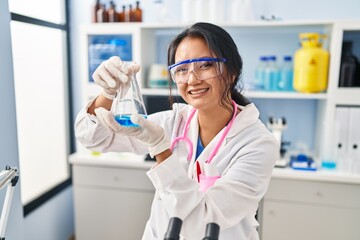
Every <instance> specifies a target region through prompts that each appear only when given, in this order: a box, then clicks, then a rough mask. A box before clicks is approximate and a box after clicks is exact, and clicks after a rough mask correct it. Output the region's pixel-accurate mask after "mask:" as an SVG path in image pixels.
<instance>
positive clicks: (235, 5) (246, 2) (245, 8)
mask: <svg viewBox="0 0 360 240" xmlns="http://www.w3.org/2000/svg"><path fill="white" fill-rule="evenodd" d="M229 7H230V9H229V20H230V22H231V23H238V22H244V21H253V20H255V14H254V10H253V7H252V3H251V0H231V2H230V4H229Z"/></svg>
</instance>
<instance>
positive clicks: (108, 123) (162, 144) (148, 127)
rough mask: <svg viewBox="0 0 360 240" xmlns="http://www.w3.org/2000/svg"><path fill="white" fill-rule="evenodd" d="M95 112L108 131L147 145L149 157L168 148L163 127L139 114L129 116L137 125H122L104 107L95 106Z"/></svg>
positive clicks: (168, 144)
mask: <svg viewBox="0 0 360 240" xmlns="http://www.w3.org/2000/svg"><path fill="white" fill-rule="evenodd" d="M95 113H96V116H97V117H98V119H99V121H100V122H101V123H102V124H103V125H104V126H105V127H106V128H108V129H109V130H110V131H112V132H114V133H119V134H122V135H125V136H129V137H134V138H136V139H138V140H139V141H141V142H142V143H144V144H145V145H146V146H148V148H149V154H150V156H151V157H154V156H155V155H158V154H160V153H162V152H164V151H165V150H167V149H170V141H169V139H168V137H167V136H166V134H165V131H164V129H163V128H162V127H160V126H159V125H157V124H156V123H153V122H151V121H149V120H147V119H145V118H143V117H142V116H141V115H138V114H135V115H132V116H131V121H132V122H133V123H135V124H138V125H139V127H124V126H121V125H120V124H119V123H118V122H116V121H115V118H114V116H113V114H112V113H111V112H110V111H108V110H106V109H105V108H97V109H95Z"/></svg>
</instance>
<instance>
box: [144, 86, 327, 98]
mask: <svg viewBox="0 0 360 240" xmlns="http://www.w3.org/2000/svg"><path fill="white" fill-rule="evenodd" d="M141 93H142V94H143V95H146V96H169V89H155V88H143V89H141ZM172 95H173V96H179V93H178V91H177V89H176V88H173V89H172ZM245 96H246V97H248V98H267V99H310V100H311V99H326V98H327V94H326V93H316V94H315V93H314V94H308V93H297V92H261V91H256V92H254V91H247V92H246V93H245Z"/></svg>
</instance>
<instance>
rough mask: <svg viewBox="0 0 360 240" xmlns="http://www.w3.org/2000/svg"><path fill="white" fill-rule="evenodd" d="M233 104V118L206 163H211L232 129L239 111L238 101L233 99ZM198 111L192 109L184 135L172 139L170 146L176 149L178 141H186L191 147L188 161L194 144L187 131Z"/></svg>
mask: <svg viewBox="0 0 360 240" xmlns="http://www.w3.org/2000/svg"><path fill="white" fill-rule="evenodd" d="M232 104H233V106H234V113H233V115H232V118H231V120H230V122H229V123H228V124H227V126H226V128H225V130H224V132H223V134H222V136H221V138H220V140H219V141H218V143H217V144H216V146H215V148H214V149H213V150H212V152H211V153H210V155H209V157H208V158H207V159H206V161H205V162H206V163H210V162H211V160H212V159H213V158H214V156H215V154H216V153H217V151H218V150H219V148H220V146H221V144H222V142H223V141H224V139H225V137H226V135H227V134H228V132H229V130H230V128H231V126H232V124H233V122H234V119H235V117H236V112H237V111H236V108H237V106H236V103H235V102H234V101H233V100H232ZM196 111H197V110H196V109H195V108H194V109H193V110H191V113H190V115H189V117H188V119H187V121H186V123H185V128H184V132H183V135H182V136H180V137H177V138H175V139H174V140H173V141H172V143H171V147H170V149H171V151H172V150H173V149H174V147H175V144H176V143H178V142H179V141H181V140H182V141H184V142H185V143H186V145H187V146H188V147H189V153H188V156H187V160H188V161H190V160H191V157H192V155H193V144H192V142H191V141H190V139H189V138H188V137H187V133H188V131H189V128H190V121H191V119H192V118H193V117H194V114H195V112H196Z"/></svg>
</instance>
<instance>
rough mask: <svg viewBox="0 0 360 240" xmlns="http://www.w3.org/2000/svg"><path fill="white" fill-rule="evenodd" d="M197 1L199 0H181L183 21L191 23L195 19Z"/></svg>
mask: <svg viewBox="0 0 360 240" xmlns="http://www.w3.org/2000/svg"><path fill="white" fill-rule="evenodd" d="M196 1H197V0H195V1H194V0H181V21H182V22H183V23H189V22H192V21H194V15H195V8H194V2H196Z"/></svg>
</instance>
